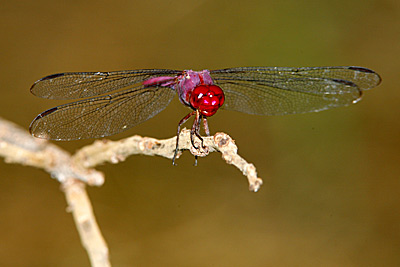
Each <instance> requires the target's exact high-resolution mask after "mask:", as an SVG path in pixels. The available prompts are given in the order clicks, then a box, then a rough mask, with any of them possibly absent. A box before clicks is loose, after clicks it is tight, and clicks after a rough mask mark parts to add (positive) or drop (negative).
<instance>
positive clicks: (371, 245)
mask: <svg viewBox="0 0 400 267" xmlns="http://www.w3.org/2000/svg"><path fill="white" fill-rule="evenodd" d="M0 33H1V42H0V49H1V53H0V59H1V64H0V68H1V72H0V75H1V77H0V90H1V91H0V92H1V97H0V116H1V117H3V118H5V119H8V120H10V121H13V122H15V123H17V124H19V125H21V126H22V127H24V128H26V129H27V128H28V126H29V123H30V122H31V120H32V119H33V118H34V117H35V116H36V115H37V114H38V113H40V112H42V111H44V110H45V109H48V108H51V107H53V106H56V105H59V104H61V103H62V101H52V100H45V99H40V98H37V97H34V96H33V95H31V94H30V93H29V87H30V86H31V84H32V83H33V82H34V81H36V80H37V79H39V78H41V77H43V76H45V75H48V74H52V73H58V72H67V71H111V70H124V69H141V68H170V69H194V70H201V69H218V68H226V67H238V66H328V65H332V66H334V65H356V66H364V67H368V68H371V69H373V70H375V71H377V72H378V73H379V74H380V75H381V76H382V78H383V82H382V84H381V85H380V86H379V87H378V88H376V89H373V90H371V91H370V92H366V94H365V97H364V99H363V100H362V101H361V102H360V103H358V104H357V105H353V106H350V107H346V108H339V109H334V110H329V111H325V112H321V113H312V114H303V115H292V116H277V117H260V116H252V115H247V114H240V113H237V112H229V111H223V110H222V111H219V112H218V113H217V114H216V115H215V116H213V117H211V118H210V119H209V125H210V130H211V132H212V133H215V132H218V131H224V132H227V133H228V134H230V135H231V136H232V137H233V138H234V139H235V140H236V143H237V145H238V146H239V153H240V154H241V155H242V156H244V157H245V158H246V159H247V160H248V161H250V162H252V163H254V164H255V166H256V167H257V171H258V175H259V176H260V177H261V178H263V180H264V185H263V186H262V188H261V189H260V191H259V192H258V193H252V192H249V191H248V185H247V181H246V178H245V177H244V176H242V174H241V173H240V172H239V171H238V170H237V169H235V168H234V167H232V166H229V165H227V164H225V163H224V161H223V160H222V159H221V157H220V154H217V153H214V154H212V155H210V156H208V157H206V158H201V159H199V162H198V166H197V167H194V166H193V163H194V159H193V157H192V156H191V155H190V154H189V153H188V152H185V153H184V155H183V156H182V157H181V158H180V159H179V160H178V166H177V167H173V166H172V164H171V161H170V160H167V159H164V158H159V157H146V156H133V157H130V158H128V159H127V160H126V161H125V162H122V163H120V164H117V165H111V164H106V165H103V166H101V167H99V168H98V169H99V170H101V171H104V173H105V175H106V183H105V184H104V186H102V187H101V188H88V191H89V195H90V197H91V200H92V203H93V206H94V210H95V214H96V216H97V219H98V223H99V225H100V228H101V229H102V231H103V234H104V236H105V239H106V241H107V243H108V245H109V247H110V254H111V262H112V264H113V266H134V265H135V266H399V265H400V194H399V192H400V167H399V164H400V162H399V159H400V156H399V151H400V149H399V148H400V142H399V133H400V124H399V114H400V110H399V98H400V90H399V86H400V79H399V74H400V72H399V69H400V65H399V58H400V2H399V1H397V0H387V1H383V0H380V1H361V0H360V1H304V0H298V1H221V0H217V1H201V0H198V1H3V2H2V4H1V7H0ZM188 111H189V110H188V109H187V108H185V107H184V106H183V105H182V104H181V103H179V101H178V99H177V98H175V99H174V100H173V101H172V102H171V104H170V105H169V106H168V108H167V109H166V110H165V111H163V112H162V113H160V114H159V115H157V116H156V117H154V118H153V119H151V120H149V121H147V122H145V123H143V124H141V125H139V126H137V127H135V128H133V129H130V130H128V131H126V132H124V133H121V134H118V135H116V136H113V137H111V138H110V139H112V140H118V139H121V138H124V137H128V136H130V135H134V134H139V135H143V136H151V137H155V138H169V137H172V136H174V134H175V131H176V127H177V123H178V122H179V120H180V119H181V118H182V117H183V116H185V115H186V114H187V113H188ZM187 127H190V123H189V124H187ZM92 142H93V140H84V141H75V142H60V143H57V144H58V145H59V146H60V147H62V148H64V149H66V150H68V151H70V152H71V153H72V152H74V151H75V150H77V149H78V148H80V147H82V146H84V145H86V144H90V143H92ZM0 173H1V177H0V236H1V242H0V265H1V266H88V265H89V260H88V258H87V255H86V253H85V251H84V249H83V248H82V246H81V243H80V240H79V236H78V234H77V231H76V229H75V226H74V223H73V220H72V216H71V215H70V214H69V213H67V212H66V202H65V199H64V195H63V193H62V192H61V191H60V185H59V183H58V182H57V181H55V180H53V179H51V178H50V176H49V175H48V174H47V173H45V172H44V171H42V170H39V169H34V168H31V167H23V166H20V165H8V164H5V163H4V162H3V161H1V162H0Z"/></svg>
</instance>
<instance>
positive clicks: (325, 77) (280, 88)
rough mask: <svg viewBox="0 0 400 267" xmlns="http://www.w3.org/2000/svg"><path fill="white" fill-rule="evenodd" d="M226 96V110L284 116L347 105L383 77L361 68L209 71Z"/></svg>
mask: <svg viewBox="0 0 400 267" xmlns="http://www.w3.org/2000/svg"><path fill="white" fill-rule="evenodd" d="M210 73H211V76H212V78H213V80H214V82H215V84H217V85H218V86H220V87H221V88H222V89H223V90H224V93H225V103H224V105H223V106H222V108H223V109H228V110H236V111H240V112H245V113H249V114H258V115H284V114H294V113H305V112H312V111H321V110H325V109H329V108H333V107H339V106H346V105H349V104H351V103H355V102H356V101H358V100H359V99H360V98H361V95H362V91H364V90H368V89H371V88H373V87H375V86H377V85H378V84H379V83H380V81H381V78H380V77H379V75H378V74H377V73H375V72H374V71H372V70H369V69H366V68H362V67H311V68H281V67H272V68H266V67H249V68H247V67H244V68H232V69H222V70H213V71H210Z"/></svg>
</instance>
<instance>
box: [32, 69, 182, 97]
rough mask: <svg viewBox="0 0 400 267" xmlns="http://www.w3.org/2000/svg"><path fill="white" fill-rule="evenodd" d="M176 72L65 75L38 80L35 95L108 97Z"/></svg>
mask: <svg viewBox="0 0 400 267" xmlns="http://www.w3.org/2000/svg"><path fill="white" fill-rule="evenodd" d="M180 73H182V71H177V70H167V69H160V70H154V69H149V70H128V71H113V72H66V73H58V74H52V75H49V76H46V77H44V78H42V79H40V80H38V81H36V82H35V83H34V84H33V85H32V87H31V92H32V94H34V95H36V96H39V97H43V98H49V99H77V98H85V97H92V96H96V95H101V94H105V93H108V92H111V91H115V90H118V89H121V88H124V87H128V86H131V85H134V84H136V83H138V82H141V81H144V80H146V79H149V78H151V77H157V76H175V75H177V74H180Z"/></svg>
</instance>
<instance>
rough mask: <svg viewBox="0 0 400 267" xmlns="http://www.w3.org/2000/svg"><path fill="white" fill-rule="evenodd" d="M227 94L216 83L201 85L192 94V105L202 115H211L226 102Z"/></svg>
mask: <svg viewBox="0 0 400 267" xmlns="http://www.w3.org/2000/svg"><path fill="white" fill-rule="evenodd" d="M224 100H225V95H224V92H223V91H222V89H221V88H220V87H218V86H216V85H199V86H197V87H196V88H194V90H193V91H192V93H191V94H190V99H189V101H190V105H191V106H192V107H193V108H194V109H195V110H199V111H200V113H201V115H203V116H206V117H210V116H212V115H214V114H215V113H216V112H217V110H218V109H219V108H220V107H221V106H222V104H224Z"/></svg>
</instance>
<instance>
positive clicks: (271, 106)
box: [29, 66, 381, 163]
mask: <svg viewBox="0 0 400 267" xmlns="http://www.w3.org/2000/svg"><path fill="white" fill-rule="evenodd" d="M380 82H381V78H380V76H379V75H378V74H377V73H376V72H374V71H372V70H370V69H367V68H363V67H353V66H348V67H304V68H285V67H240V68H229V69H221V70H211V71H209V70H202V71H192V70H184V71H180V70H168V69H147V70H128V71H114V72H67V73H58V74H53V75H49V76H46V77H44V78H42V79H40V80H38V81H36V82H35V83H34V84H33V85H32V87H31V92H32V94H34V95H36V96H39V97H43V98H48V99H79V98H87V99H84V100H80V101H76V102H72V103H69V104H65V105H61V106H58V107H54V108H51V109H49V110H46V111H44V112H42V113H41V114H39V115H38V116H37V117H36V118H35V119H34V120H33V121H32V123H31V125H30V128H29V130H30V132H31V134H32V135H33V136H36V137H39V138H44V139H51V140H77V139H84V138H98V137H104V136H109V135H113V134H117V133H119V132H122V131H125V130H126V129H129V128H131V127H133V126H135V125H137V124H139V123H141V122H144V121H146V120H148V119H150V118H151V117H153V116H155V115H156V114H158V113H159V112H160V111H162V110H163V109H164V108H165V107H166V106H167V105H168V104H169V102H170V101H171V100H172V98H173V97H174V95H175V94H176V93H178V97H179V100H180V101H181V102H182V103H183V104H184V105H185V106H188V107H189V108H191V109H192V110H193V111H192V112H190V113H189V114H188V115H187V116H185V117H184V118H183V119H182V120H181V121H180V122H179V124H178V133H177V140H176V150H175V155H174V157H173V163H174V162H175V157H176V154H177V151H178V142H179V133H180V127H181V125H182V124H183V123H185V122H186V121H187V120H188V119H189V118H190V117H192V116H194V117H195V119H194V123H193V126H192V129H191V142H192V145H193V146H194V147H195V148H198V147H196V146H195V143H194V138H195V136H197V137H198V138H199V139H200V140H201V145H202V146H203V142H202V141H203V139H202V138H201V136H200V126H201V121H202V120H203V124H204V129H205V132H206V134H207V135H210V132H209V128H208V123H207V117H210V116H212V115H214V114H215V113H216V112H217V110H218V109H219V108H223V109H227V110H235V111H240V112H245V113H249V114H256V115H285V114H295V113H305V112H313V111H314V112H315V111H321V110H325V109H329V108H334V107H340V106H346V105H349V104H352V103H356V102H357V101H359V100H360V99H361V96H362V94H363V91H364V90H368V89H371V88H373V87H375V86H377V85H378V84H379V83H380Z"/></svg>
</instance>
